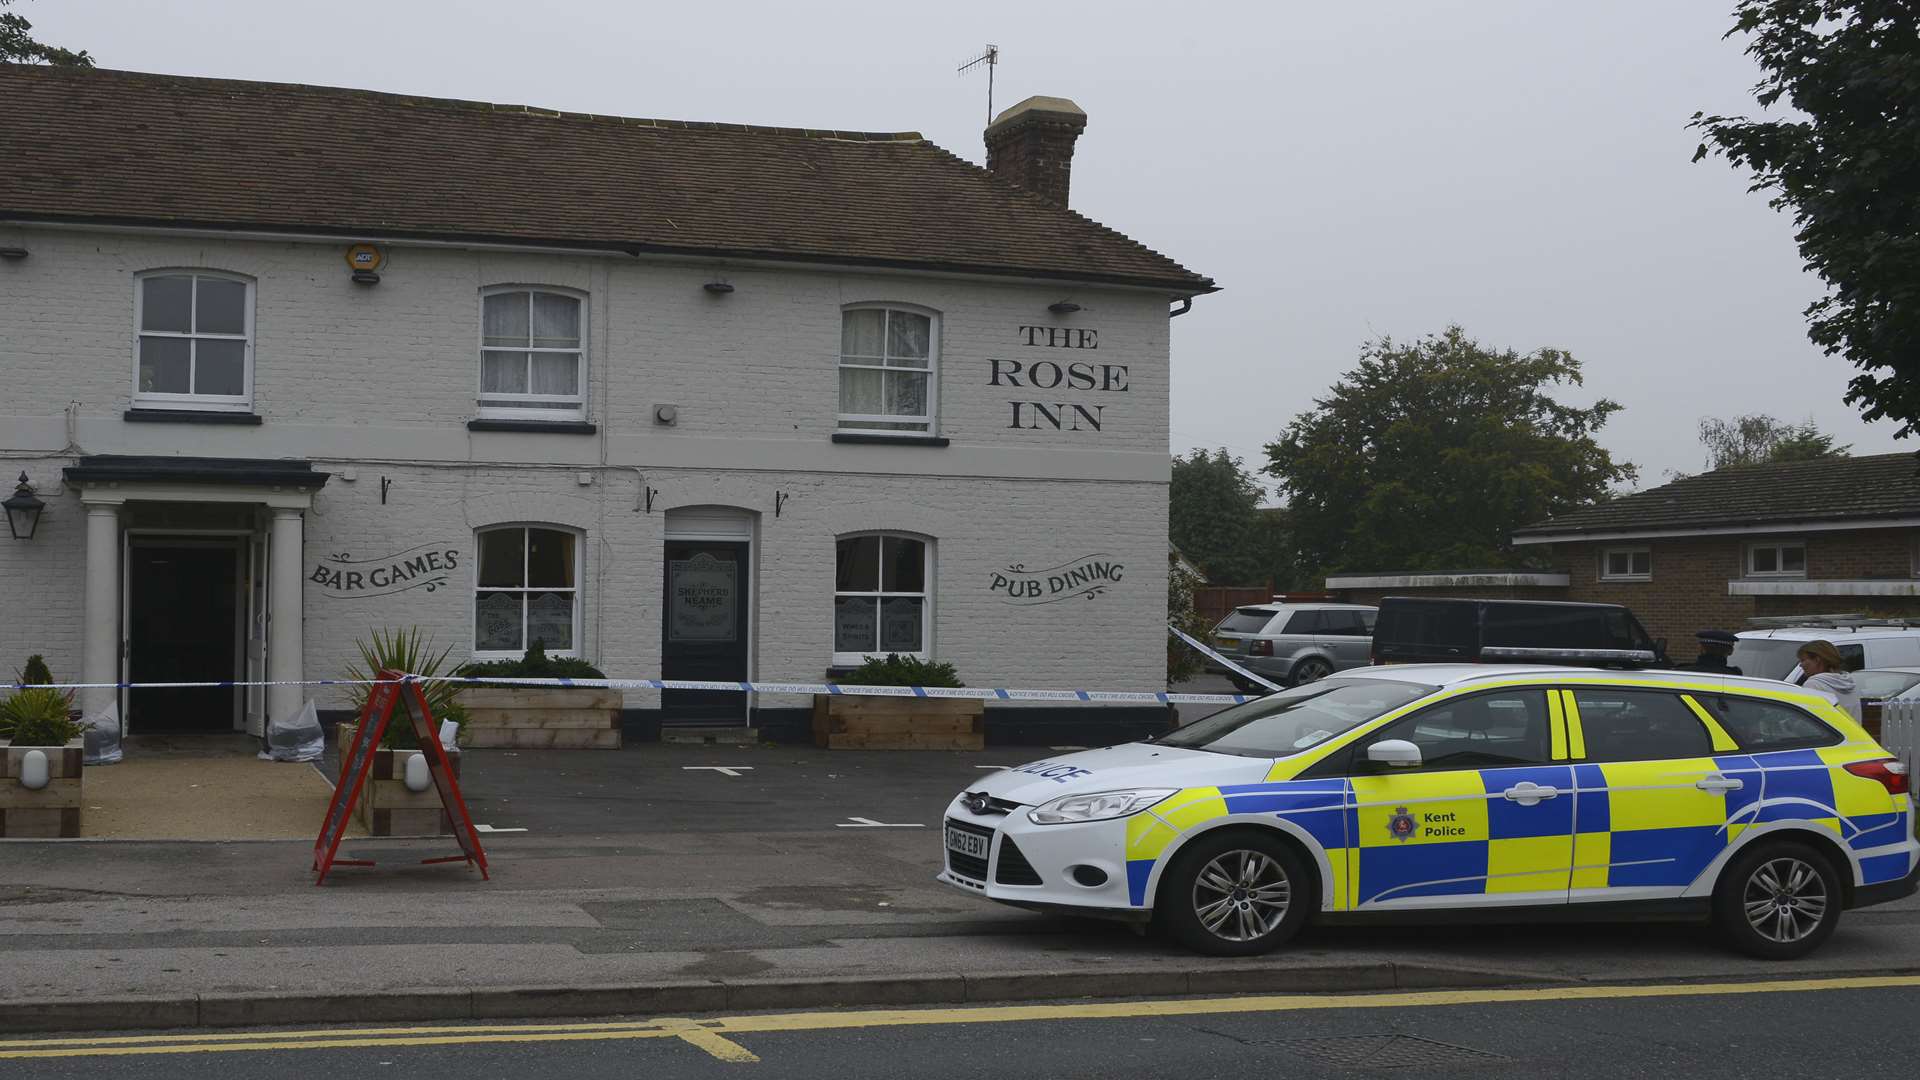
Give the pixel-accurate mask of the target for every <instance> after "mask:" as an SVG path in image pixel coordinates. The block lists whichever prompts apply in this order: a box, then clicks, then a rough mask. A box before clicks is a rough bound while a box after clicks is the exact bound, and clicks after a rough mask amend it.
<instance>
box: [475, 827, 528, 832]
mask: <svg viewBox="0 0 1920 1080" xmlns="http://www.w3.org/2000/svg"><path fill="white" fill-rule="evenodd" d="M473 829H474V831H475V832H526V831H527V830H525V829H496V828H494V827H493V826H491V825H475V826H474V827H473Z"/></svg>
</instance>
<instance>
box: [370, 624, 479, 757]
mask: <svg viewBox="0 0 1920 1080" xmlns="http://www.w3.org/2000/svg"><path fill="white" fill-rule="evenodd" d="M371 633H372V640H371V641H367V640H358V641H355V642H354V643H353V644H354V647H355V648H357V649H359V650H360V664H349V665H347V678H349V679H356V680H369V679H372V678H373V677H374V676H375V675H376V674H377V673H379V672H381V671H398V672H400V673H402V674H406V675H423V676H429V677H430V676H434V675H439V674H442V671H441V669H442V668H443V667H444V666H445V665H446V662H447V654H448V653H451V652H452V651H453V650H452V649H450V648H449V649H441V650H440V651H439V652H437V653H436V652H434V651H433V638H432V637H431V636H429V635H427V634H424V633H422V632H421V630H420V628H419V627H417V626H411V627H404V628H399V629H392V630H378V629H376V630H373V631H372V632H371ZM363 665H364V666H363ZM372 690H373V688H372V687H370V686H355V687H352V688H351V689H350V690H349V694H350V695H351V696H352V699H353V707H354V709H355V710H356V711H358V710H359V709H361V708H364V707H365V706H366V704H367V695H368V694H369V693H370V692H371V691H372ZM460 690H461V687H460V684H458V683H450V682H425V683H422V684H420V692H421V694H422V695H423V696H424V697H425V698H426V699H427V712H428V713H430V714H431V715H432V716H433V722H434V725H435V726H436V727H437V726H438V725H439V723H440V721H442V720H454V721H458V722H459V723H460V725H461V726H462V727H463V728H464V727H465V726H466V721H467V712H466V709H464V708H463V707H461V705H460V703H459V700H458V699H459V696H460ZM380 745H381V746H384V747H387V748H388V749H393V750H411V749H415V748H417V747H418V746H419V745H420V743H419V740H418V739H417V738H415V736H414V733H413V725H411V724H409V723H407V721H406V718H405V717H404V716H403V715H401V713H400V711H399V710H398V709H396V710H395V711H394V716H393V719H392V720H391V721H389V722H388V724H387V733H386V735H385V736H384V737H383V738H381V740H380Z"/></svg>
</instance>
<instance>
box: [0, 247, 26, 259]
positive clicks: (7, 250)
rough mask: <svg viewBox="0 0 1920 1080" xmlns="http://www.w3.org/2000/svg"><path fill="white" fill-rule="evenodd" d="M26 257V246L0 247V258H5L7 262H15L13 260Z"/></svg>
mask: <svg viewBox="0 0 1920 1080" xmlns="http://www.w3.org/2000/svg"><path fill="white" fill-rule="evenodd" d="M26 257H27V249H26V248H23V247H0V259H6V260H7V261H9V262H15V261H18V260H20V259H24V258H26Z"/></svg>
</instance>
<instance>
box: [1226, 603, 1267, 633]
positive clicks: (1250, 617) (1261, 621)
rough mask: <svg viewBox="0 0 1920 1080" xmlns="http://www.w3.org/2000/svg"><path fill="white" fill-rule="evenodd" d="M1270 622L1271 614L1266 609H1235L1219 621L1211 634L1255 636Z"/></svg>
mask: <svg viewBox="0 0 1920 1080" xmlns="http://www.w3.org/2000/svg"><path fill="white" fill-rule="evenodd" d="M1272 621H1273V612H1271V611H1269V610H1267V609H1266V608H1257V607H1243V608H1237V609H1235V610H1234V612H1233V614H1231V615H1228V616H1227V617H1226V618H1224V619H1221V620H1220V625H1219V626H1216V627H1214V628H1213V632H1214V633H1216V634H1257V633H1259V632H1260V631H1262V630H1265V629H1266V628H1267V624H1268V623H1269V622H1272Z"/></svg>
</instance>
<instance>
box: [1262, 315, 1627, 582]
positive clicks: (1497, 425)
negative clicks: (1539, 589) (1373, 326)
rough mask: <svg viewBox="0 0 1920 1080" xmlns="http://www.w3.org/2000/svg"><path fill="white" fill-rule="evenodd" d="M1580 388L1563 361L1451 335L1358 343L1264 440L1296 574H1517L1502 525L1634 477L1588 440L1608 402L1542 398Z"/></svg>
mask: <svg viewBox="0 0 1920 1080" xmlns="http://www.w3.org/2000/svg"><path fill="white" fill-rule="evenodd" d="M1580 381H1581V380H1580V364H1579V362H1578V361H1576V360H1575V359H1574V358H1573V357H1572V356H1569V355H1568V354H1567V353H1565V352H1562V351H1560V350H1558V349H1541V350H1539V351H1537V352H1533V353H1528V354H1526V355H1524V356H1523V355H1521V354H1519V353H1516V352H1514V351H1513V350H1511V349H1507V350H1503V351H1495V350H1493V349H1489V348H1486V347H1484V346H1482V345H1481V344H1480V343H1478V342H1476V341H1474V340H1472V339H1470V338H1468V337H1467V335H1466V333H1465V331H1463V330H1461V329H1460V328H1459V327H1457V326H1449V327H1447V329H1446V330H1445V332H1443V333H1441V334H1439V335H1429V336H1427V337H1424V338H1421V339H1420V340H1419V341H1417V342H1415V343H1413V344H1411V345H1401V344H1397V343H1395V342H1394V341H1392V340H1391V339H1389V338H1381V339H1379V340H1378V341H1372V342H1368V343H1366V344H1365V345H1363V346H1362V347H1361V350H1360V364H1359V366H1358V367H1356V368H1354V369H1353V370H1352V371H1349V372H1347V373H1346V374H1345V375H1343V376H1341V379H1340V381H1339V382H1337V383H1335V384H1334V386H1333V389H1332V392H1331V393H1330V394H1329V395H1328V396H1327V397H1325V398H1321V399H1318V400H1316V401H1315V402H1314V408H1313V409H1311V410H1310V411H1308V412H1304V413H1301V414H1300V415H1299V416H1298V417H1296V418H1295V419H1294V420H1293V422H1292V423H1291V424H1290V425H1288V427H1287V429H1286V430H1285V431H1283V432H1282V433H1281V435H1280V438H1279V439H1278V440H1277V441H1275V442H1272V443H1269V444H1268V445H1267V457H1268V465H1267V470H1266V471H1267V472H1268V473H1269V474H1270V475H1272V476H1273V477H1275V478H1276V479H1278V480H1279V482H1280V487H1281V489H1282V491H1284V492H1285V493H1286V494H1287V495H1288V496H1289V513H1290V517H1291V528H1292V533H1293V537H1294V541H1295V543H1296V545H1297V546H1298V548H1299V551H1300V555H1301V559H1302V560H1303V563H1304V565H1305V566H1307V567H1311V568H1314V569H1316V570H1317V571H1319V572H1326V571H1332V570H1342V569H1344V570H1439V569H1449V570H1457V569H1467V568H1479V567H1502V566H1515V565H1523V564H1524V560H1523V559H1522V558H1521V557H1520V556H1519V555H1517V554H1516V553H1515V552H1514V550H1513V548H1512V547H1511V544H1510V539H1511V537H1512V534H1513V530H1515V529H1516V528H1519V527H1520V526H1522V525H1528V524H1531V523H1533V522H1536V521H1541V520H1544V519H1546V518H1549V517H1552V516H1554V515H1555V514H1559V513H1563V512H1565V511H1568V510H1571V509H1573V508H1575V507H1579V506H1586V505H1589V504H1591V503H1594V502H1597V501H1599V500H1601V499H1604V498H1606V497H1607V495H1608V492H1609V490H1610V488H1611V487H1612V486H1613V485H1614V484H1616V483H1619V482H1622V481H1627V480H1631V479H1633V478H1634V476H1635V475H1636V472H1635V470H1634V467H1633V466H1632V465H1628V464H1624V463H1616V462H1615V461H1614V460H1613V457H1612V455H1610V454H1609V453H1608V452H1607V451H1606V450H1605V449H1603V448H1602V447H1601V446H1600V445H1599V443H1597V442H1596V441H1595V440H1594V432H1596V431H1597V430H1599V428H1600V427H1601V426H1602V425H1604V424H1605V423H1606V420H1607V417H1609V416H1611V415H1612V414H1613V413H1615V412H1616V411H1618V410H1619V408H1620V406H1619V405H1618V404H1616V403H1614V402H1612V401H1608V400H1605V399H1604V398H1603V399H1601V400H1600V401H1597V402H1595V403H1594V404H1593V405H1592V406H1591V407H1589V408H1585V409H1581V408H1576V407H1574V406H1571V405H1565V404H1562V403H1560V402H1558V401H1555V400H1554V399H1553V398H1552V397H1551V396H1549V394H1548V392H1547V391H1548V388H1549V387H1551V386H1554V385H1562V384H1565V385H1572V386H1578V385H1579V384H1580Z"/></svg>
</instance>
